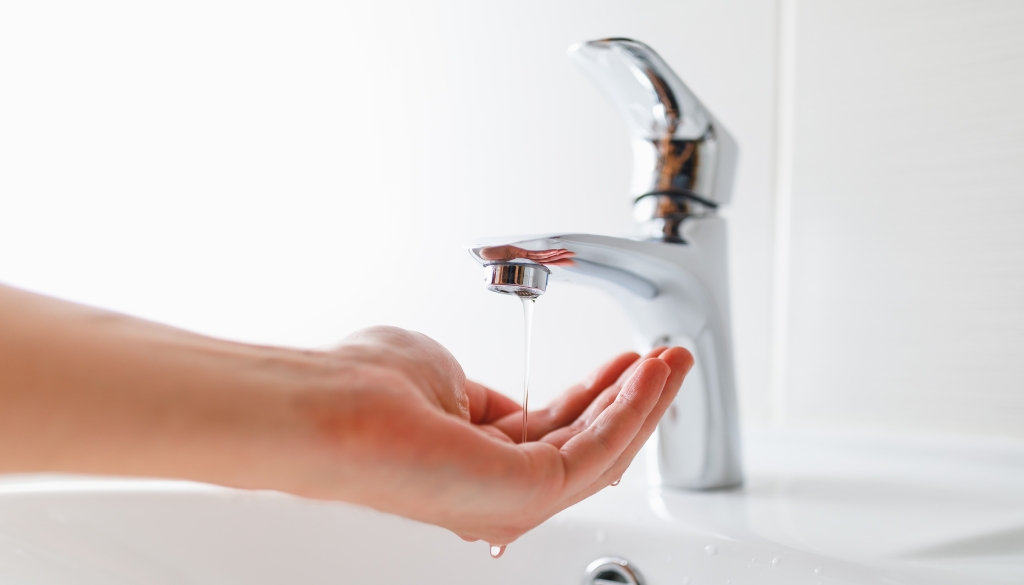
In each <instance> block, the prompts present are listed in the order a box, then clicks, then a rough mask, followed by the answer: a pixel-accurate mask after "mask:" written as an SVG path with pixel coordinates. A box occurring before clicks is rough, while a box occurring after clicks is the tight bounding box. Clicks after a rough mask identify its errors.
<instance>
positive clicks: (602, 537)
mask: <svg viewBox="0 0 1024 585" xmlns="http://www.w3.org/2000/svg"><path fill="white" fill-rule="evenodd" d="M594 538H596V539H597V542H604V541H606V540H608V536H607V535H606V534H605V533H604V532H601V531H600V530H598V531H597V534H595V535H594Z"/></svg>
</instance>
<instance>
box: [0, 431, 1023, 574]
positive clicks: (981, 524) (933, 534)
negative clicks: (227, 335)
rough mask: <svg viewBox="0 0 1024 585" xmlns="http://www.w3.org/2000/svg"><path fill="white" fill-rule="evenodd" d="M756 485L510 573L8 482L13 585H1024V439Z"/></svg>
mask: <svg viewBox="0 0 1024 585" xmlns="http://www.w3.org/2000/svg"><path fill="white" fill-rule="evenodd" d="M744 446H745V449H746V451H745V459H746V465H747V467H746V470H747V476H748V481H747V483H746V485H745V487H743V488H742V489H739V490H734V491H725V492H712V493H685V492H661V491H654V490H649V489H648V488H647V487H646V486H647V482H646V479H645V478H644V473H643V465H642V461H638V462H637V463H636V464H635V465H634V468H633V469H631V470H630V472H629V473H627V475H626V477H625V478H624V479H623V481H622V484H621V485H620V486H619V487H616V488H608V489H606V490H605V491H604V492H602V493H600V494H598V495H597V496H595V497H593V498H591V499H590V500H587V501H585V502H583V503H581V504H580V505H578V506H576V507H574V508H572V509H569V510H566V511H565V512H563V513H561V514H559V515H558V516H556V517H555V518H553V519H552V520H551V521H549V522H547V523H546V524H544V525H543V526H541V527H540V528H538V529H537V530H535V531H533V532H531V533H530V534H528V535H526V536H525V537H523V538H522V539H521V540H520V541H518V542H516V543H514V544H513V545H511V546H510V547H509V548H508V551H507V552H506V553H505V555H504V556H503V557H502V558H500V559H497V560H494V559H491V558H490V557H489V555H488V551H487V545H486V544H484V543H473V544H469V543H465V542H463V541H461V540H460V539H458V538H457V537H456V536H454V535H452V534H450V533H448V532H446V531H444V530H441V529H438V528H435V527H431V526H425V525H422V524H418V523H415V522H411V521H408V520H404V519H401V518H395V517H392V516H387V515H384V514H380V513H377V512H373V511H370V510H365V509H361V508H358V507H355V506H350V505H345V504H338V503H325V502H316V501H308V500H302V499H298V498H293V497H289V496H284V495H281V494H276V493H270V492H265V493H260V492H256V493H254V492H240V491H234V490H227V489H222V488H216V487H211V486H205V485H200V484H193V483H185V482H168V481H134V480H109V479H68V478H58V477H43V476H21V477H12V476H9V477H7V478H0V583H2V584H4V585H7V584H8V583H11V584H36V583H39V584H47V585H50V584H58V583H75V584H78V583H102V584H104V585H111V584H122V583H132V584H135V583H146V584H163V583H175V584H181V583H196V584H213V583H231V584H235V583H237V584H246V585H258V584H263V583H303V584H316V583H395V584H398V583H438V584H441V583H467V584H468V583H474V584H475V583H494V584H499V583H508V584H512V583H515V584H524V583H536V584H548V583H550V584H572V585H578V584H579V583H581V580H582V578H583V575H584V570H585V568H586V567H587V565H588V564H589V563H590V562H591V561H593V560H595V559H597V558H599V557H603V556H616V557H622V558H625V559H628V560H629V561H630V562H631V563H632V564H633V565H634V566H636V567H637V568H638V569H639V571H640V572H641V573H642V574H643V576H644V577H645V578H646V582H647V584H648V585H686V584H689V585H703V584H726V583H729V584H735V585H741V584H744V583H746V584H772V583H786V584H796V585H798V584H802V583H807V584H815V583H822V584H832V583H856V584H861V583H865V584H867V583H870V584H880V583H883V584H896V583H921V584H925V583H927V584H945V583H964V584H967V583H970V584H979V583H1006V584H1010V583H1013V584H1020V583H1024V443H1022V442H1013V441H1003V442H997V441H977V440H975V441H971V442H968V441H966V440H965V441H958V442H950V441H948V440H941V441H940V440H934V439H932V440H920V439H915V440H912V439H906V438H903V439H894V438H891V437H890V438H869V437H863V436H861V437H856V436H839V435H829V434H822V433H809V432H808V433H804V432H799V433H798V432H787V433H780V432H751V431H748V432H747V433H746V439H745V443H744Z"/></svg>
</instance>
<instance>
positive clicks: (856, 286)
mask: <svg viewBox="0 0 1024 585" xmlns="http://www.w3.org/2000/svg"><path fill="white" fill-rule="evenodd" d="M1019 6H1020V4H1019V3H1017V2H1013V1H1004V2H968V1H966V0H943V1H938V0H936V1H929V2H902V3H891V2H883V1H880V0H872V1H868V2H864V1H859V0H858V1H853V0H847V1H842V2H838V1H837V2H813V1H809V0H780V1H779V2H778V5H776V3H773V2H766V1H757V0H737V1H732V2H721V1H717V2H716V1H713V0H680V1H676V2H653V1H645V2H629V3H626V2H608V1H604V2H582V1H575V2H537V1H525V2H516V3H496V2H470V1H466V0H459V1H449V2H412V1H409V0H405V1H397V0H392V1H388V2H376V3H335V2H290V3H279V4H277V5H269V4H260V3H243V2H227V1H216V0H215V1H210V2H188V1H185V2H177V3H173V4H164V5H158V4H151V3H141V4H140V3H131V2H123V3H119V2H112V1H109V0H100V1H98V2H92V3H88V4H83V3H73V2H45V1H44V2H35V3H5V4H2V5H0V281H3V282H7V283H11V284H15V285H20V286H24V287H27V288H31V289H34V290H39V291H44V292H47V293H50V294H54V295H58V296H62V297H66V298H71V299H75V300H79V301H82V302H86V303H91V304H96V305H101V306H105V307H110V308H114V309H118V310H121V311H125V312H129V313H132V314H136V315H141V316H144V317H147V318H151V319H156V320H159V321H164V322H168V323H172V324H175V325H179V326H182V327H186V328H190V329H194V330H198V331H202V332H205V333H209V334H212V335H219V336H224V337H229V338H234V339H240V340H247V341H255V342H264V343H281V344H294V345H302V346H320V345H325V344H329V343H331V342H332V341H334V340H336V339H338V338H340V337H341V336H343V335H345V334H346V333H348V332H350V331H352V330H354V329H356V328H358V327H362V326H366V325H370V324H374V323H391V324H396V325H401V326H405V327H410V328H413V329H417V330H420V331H423V332H425V333H428V334H430V335H432V336H434V337H435V338H437V339H439V340H440V341H441V342H442V343H444V344H445V345H446V346H447V347H449V348H450V349H451V350H452V351H453V353H455V355H456V356H457V357H458V358H459V359H460V360H461V361H462V362H463V364H464V365H465V367H466V369H467V371H468V372H469V373H470V374H471V375H472V376H474V377H476V378H478V379H481V380H482V381H484V382H487V383H490V384H492V385H494V386H496V387H498V388H499V389H501V390H504V391H507V392H508V393H510V394H512V395H515V394H516V393H517V392H518V389H519V383H520V382H519V378H520V371H519V367H520V366H519V363H520V361H519V360H520V342H521V339H520V318H521V317H520V314H519V307H518V303H516V302H515V301H513V300H511V299H507V298H502V297H499V296H497V295H493V294H490V293H487V292H486V291H484V290H483V288H482V287H481V286H480V285H479V272H478V269H477V267H476V266H475V264H474V263H473V262H472V261H471V260H470V259H469V257H468V255H466V254H465V252H464V250H463V244H465V243H466V242H467V241H469V240H471V239H473V238H474V237H477V236H486V235H498V234H512V233H538V232H549V231H590V232H595V233H606V234H616V233H624V232H627V231H628V230H629V227H630V222H631V219H630V208H629V207H630V206H629V199H628V197H627V196H626V187H627V180H628V172H629V164H630V161H629V150H628V145H627V140H626V134H625V126H624V125H623V124H622V122H621V121H619V120H618V119H617V118H616V117H615V114H614V113H613V112H612V110H611V108H610V107H609V106H608V105H607V104H606V103H605V102H604V100H603V98H602V97H601V96H600V95H599V93H598V92H597V91H596V89H594V88H593V87H591V86H590V84H589V82H588V81H587V80H586V79H585V78H584V77H583V76H582V75H581V74H580V73H579V72H577V71H576V70H575V69H574V68H573V66H572V65H571V64H570V63H569V62H568V60H567V59H565V57H564V51H565V48H566V47H567V46H568V45H569V44H570V43H572V42H575V41H578V40H583V39H591V38H598V37H606V36H631V37H635V38H638V39H641V40H644V41H645V42H647V43H649V44H651V45H652V46H653V47H655V48H656V49H657V50H658V51H659V52H661V54H662V55H663V56H664V57H665V58H666V59H667V60H668V62H669V63H671V64H672V65H673V66H674V67H675V68H676V69H677V71H678V72H679V73H680V74H681V76H682V77H683V79H685V80H686V81H687V82H688V83H689V84H690V86H691V87H692V88H693V89H694V90H695V91H696V92H697V94H698V95H699V96H701V98H702V99H703V100H704V101H705V102H706V103H707V104H708V105H709V107H710V108H711V109H712V110H713V111H714V112H715V113H716V115H717V116H718V117H719V118H721V119H722V120H723V121H724V122H725V124H726V125H728V127H729V129H730V130H731V131H732V132H733V134H735V135H736V137H737V139H738V140H739V142H740V144H741V148H742V159H741V165H740V175H739V177H738V181H737V185H736V192H735V196H734V203H733V205H731V206H730V208H728V209H726V210H725V211H724V214H725V215H727V216H728V218H729V220H730V229H731V245H732V257H731V263H732V264H731V276H732V285H733V291H734V295H733V303H734V324H735V336H736V343H737V348H736V349H737V363H738V378H739V389H740V398H741V405H742V408H743V416H744V418H745V419H746V421H747V422H748V423H755V424H757V423H766V422H768V421H773V422H774V423H775V424H779V425H795V426H807V425H830V426H835V425H845V426H857V427H888V428H898V429H907V428H916V429H925V430H943V431H959V432H975V433H989V434H1003V435H1020V434H1024V359H1021V357H1020V354H1021V353H1022V350H1024V229H1021V228H1020V227H1019V226H1020V225H1021V223H1022V222H1021V220H1022V219H1024V197H1022V195H1024V193H1022V189H1024V188H1022V187H1021V185H1022V184H1024V182H1022V179H1024V177H1022V176H1021V175H1022V173H1024V170H1022V169H1024V165H1022V164H1021V160H1022V158H1024V157H1022V155H1024V152H1022V150H1024V115H1022V114H1021V109H1020V106H1019V104H1021V103H1024V34H1021V33H1022V32H1024V13H1022V12H1021V8H1019ZM780 31H781V32H780ZM776 96H778V99H777V97H776ZM776 190H777V192H776ZM777 228H779V229H778V231H776V230H777ZM773 319H775V321H774V326H773ZM535 333H536V342H535V343H536V345H535V362H536V366H535V383H534V389H535V391H534V396H536V397H537V398H538V401H539V402H542V401H544V400H546V399H547V398H549V397H550V396H551V395H552V394H553V393H554V392H556V391H557V390H558V389H559V388H561V387H563V386H565V385H566V384H568V383H570V382H571V381H572V380H574V379H575V378H577V377H578V376H579V375H580V374H582V373H583V372H585V371H587V370H589V369H590V368H591V367H593V366H594V365H595V364H596V363H597V362H599V361H601V360H603V359H605V358H606V357H608V356H609V355H611V354H613V353H615V352H616V351H619V350H620V349H624V348H626V347H627V346H628V345H629V333H628V324H627V323H626V321H625V318H624V316H623V315H622V313H621V311H619V309H618V308H617V307H616V306H615V305H614V304H612V302H611V301H610V300H609V299H607V298H605V297H603V296H602V295H601V294H600V293H598V292H595V291H590V290H587V289H579V288H572V287H570V286H568V285H562V286H558V287H554V288H553V289H552V290H551V291H550V292H549V293H548V294H547V295H546V296H545V297H544V298H543V299H541V301H540V302H539V304H538V307H537V323H536V332H535ZM773 340H774V342H773Z"/></svg>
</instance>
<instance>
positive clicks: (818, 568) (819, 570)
mask: <svg viewBox="0 0 1024 585" xmlns="http://www.w3.org/2000/svg"><path fill="white" fill-rule="evenodd" d="M814 574H815V575H820V574H821V567H814Z"/></svg>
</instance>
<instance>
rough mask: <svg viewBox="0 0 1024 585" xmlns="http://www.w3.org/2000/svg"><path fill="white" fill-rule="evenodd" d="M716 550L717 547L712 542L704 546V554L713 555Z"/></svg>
mask: <svg viewBox="0 0 1024 585" xmlns="http://www.w3.org/2000/svg"><path fill="white" fill-rule="evenodd" d="M717 552H718V547H716V546H715V545H713V544H709V545H707V546H705V547H704V554H708V555H713V554H715V553H717Z"/></svg>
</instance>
